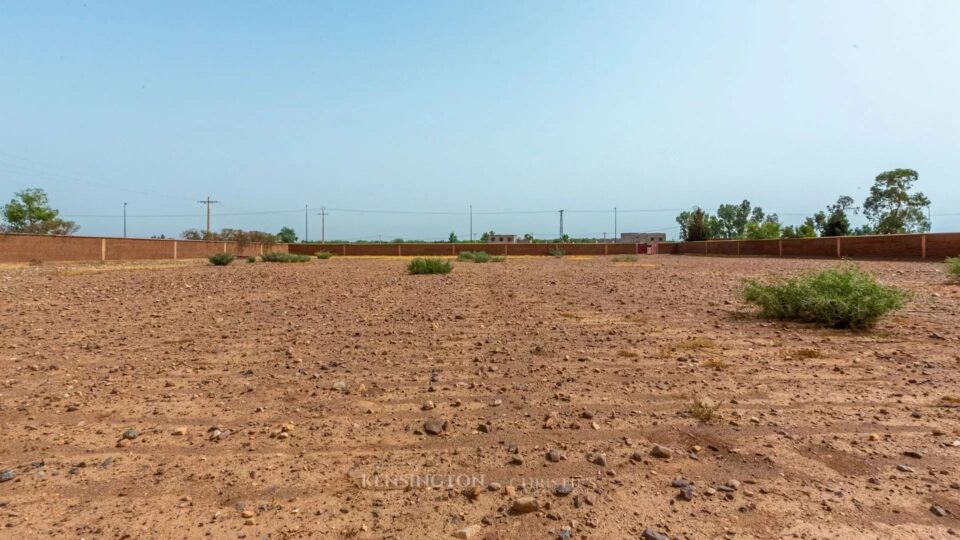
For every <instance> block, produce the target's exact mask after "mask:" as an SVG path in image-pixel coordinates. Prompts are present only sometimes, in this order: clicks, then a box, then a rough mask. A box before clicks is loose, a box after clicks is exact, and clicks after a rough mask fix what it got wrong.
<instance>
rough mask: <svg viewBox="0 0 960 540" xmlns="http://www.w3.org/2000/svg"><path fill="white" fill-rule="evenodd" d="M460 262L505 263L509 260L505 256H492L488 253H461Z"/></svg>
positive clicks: (458, 255) (458, 258)
mask: <svg viewBox="0 0 960 540" xmlns="http://www.w3.org/2000/svg"><path fill="white" fill-rule="evenodd" d="M457 260H458V261H472V262H475V263H486V262H503V261H505V260H507V258H506V257H504V256H503V255H497V256H494V255H490V254H489V253H487V252H486V251H461V252H460V253H458V254H457Z"/></svg>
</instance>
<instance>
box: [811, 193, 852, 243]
mask: <svg viewBox="0 0 960 540" xmlns="http://www.w3.org/2000/svg"><path fill="white" fill-rule="evenodd" d="M850 211H852V212H853V213H854V214H856V213H857V212H858V209H857V208H854V206H853V197H849V196H847V195H841V196H840V197H839V198H838V199H837V203H836V204H831V205H829V206H827V211H826V212H824V211H822V210H821V211H820V212H817V213H816V214H814V215H813V221H814V224H815V226H816V228H817V231H818V232H819V233H820V236H847V235H849V234H850V231H851V229H850V218H849V217H847V212H850Z"/></svg>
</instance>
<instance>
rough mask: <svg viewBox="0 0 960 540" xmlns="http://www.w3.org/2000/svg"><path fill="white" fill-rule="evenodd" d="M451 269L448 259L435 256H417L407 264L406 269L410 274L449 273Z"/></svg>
mask: <svg viewBox="0 0 960 540" xmlns="http://www.w3.org/2000/svg"><path fill="white" fill-rule="evenodd" d="M451 270H453V265H452V264H450V261H446V260H443V259H437V258H421V257H417V258H416V259H413V260H412V261H410V264H408V265H407V271H408V272H410V273H411V274H449V273H450V271H451Z"/></svg>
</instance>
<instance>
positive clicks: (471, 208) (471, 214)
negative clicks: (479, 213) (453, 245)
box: [470, 204, 473, 243]
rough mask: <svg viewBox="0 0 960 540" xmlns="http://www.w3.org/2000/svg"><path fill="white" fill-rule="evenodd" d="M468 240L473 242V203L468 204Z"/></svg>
mask: <svg viewBox="0 0 960 540" xmlns="http://www.w3.org/2000/svg"><path fill="white" fill-rule="evenodd" d="M470 242H471V243H473V205H472V204H471V205H470Z"/></svg>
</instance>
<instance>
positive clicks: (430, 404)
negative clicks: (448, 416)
mask: <svg viewBox="0 0 960 540" xmlns="http://www.w3.org/2000/svg"><path fill="white" fill-rule="evenodd" d="M420 408H421V409H423V410H424V411H432V410H433V409H436V408H437V406H436V404H434V403H433V402H432V401H430V400H427V401H426V402H425V403H424V404H423V405H421V406H420Z"/></svg>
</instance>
